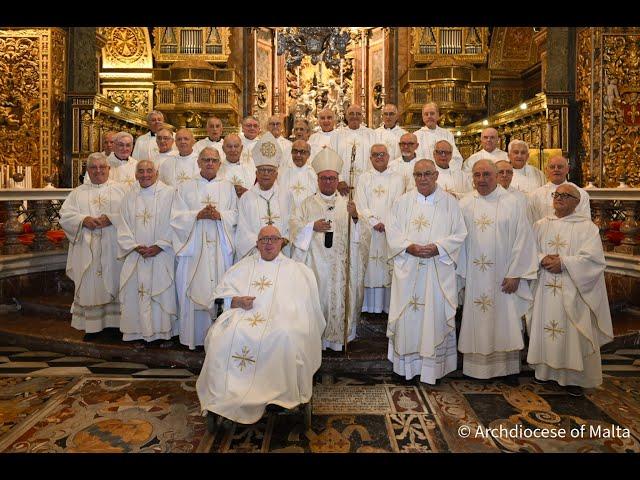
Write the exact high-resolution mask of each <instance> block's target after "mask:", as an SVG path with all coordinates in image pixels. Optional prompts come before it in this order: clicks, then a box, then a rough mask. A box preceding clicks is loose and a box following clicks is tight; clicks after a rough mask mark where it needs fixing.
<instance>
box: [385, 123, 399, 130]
mask: <svg viewBox="0 0 640 480" xmlns="http://www.w3.org/2000/svg"><path fill="white" fill-rule="evenodd" d="M396 125H398V124H397V123H394V124H393V127H387V126H385V125H384V124H383V125H382V126H383V127H384V129H385V130H393V129H394V128H396Z"/></svg>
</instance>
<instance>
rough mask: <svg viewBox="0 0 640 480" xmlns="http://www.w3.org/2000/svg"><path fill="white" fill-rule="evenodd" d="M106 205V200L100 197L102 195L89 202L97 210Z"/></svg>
mask: <svg viewBox="0 0 640 480" xmlns="http://www.w3.org/2000/svg"><path fill="white" fill-rule="evenodd" d="M106 203H107V199H106V198H105V197H103V196H102V194H100V195H98V196H97V197H96V198H94V199H93V200H92V201H91V204H92V205H94V206H95V207H96V208H98V210H101V209H102V207H104V206H105V205H106Z"/></svg>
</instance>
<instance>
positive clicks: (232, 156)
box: [218, 133, 256, 198]
mask: <svg viewBox="0 0 640 480" xmlns="http://www.w3.org/2000/svg"><path fill="white" fill-rule="evenodd" d="M243 148H244V147H243V146H242V141H241V140H240V137H239V136H238V135H236V134H235V133H232V134H230V135H227V136H226V137H224V141H223V142H222V150H224V154H225V157H226V159H225V161H224V162H222V166H221V167H220V170H219V172H218V175H220V176H221V177H222V178H225V179H226V180H229V181H230V182H231V184H232V185H233V186H234V188H235V190H236V195H237V196H238V198H240V197H241V196H242V195H244V193H245V192H246V191H247V190H248V189H250V188H251V187H253V184H254V183H255V182H256V166H255V164H254V163H253V160H252V159H247V158H244V157H243V155H242V151H243Z"/></svg>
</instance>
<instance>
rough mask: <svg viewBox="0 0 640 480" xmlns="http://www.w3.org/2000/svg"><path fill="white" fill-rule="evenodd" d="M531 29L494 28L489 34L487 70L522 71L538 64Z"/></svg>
mask: <svg viewBox="0 0 640 480" xmlns="http://www.w3.org/2000/svg"><path fill="white" fill-rule="evenodd" d="M533 33H534V32H533V28H531V27H496V28H494V29H493V32H492V34H491V48H490V49H489V68H491V69H504V70H524V69H526V68H528V67H530V66H531V65H534V64H535V63H537V62H538V55H537V46H536V44H535V42H534V41H533Z"/></svg>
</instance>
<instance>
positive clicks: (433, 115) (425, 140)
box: [414, 102, 462, 170]
mask: <svg viewBox="0 0 640 480" xmlns="http://www.w3.org/2000/svg"><path fill="white" fill-rule="evenodd" d="M438 120H440V110H439V109H438V105H437V104H436V103H434V102H429V103H425V104H424V106H423V107H422V121H423V122H424V127H422V128H420V129H419V130H416V131H415V132H414V133H415V134H416V137H417V138H418V143H419V144H420V146H419V149H418V152H417V153H418V158H428V159H431V160H433V158H431V155H432V152H433V150H434V148H435V145H436V142H437V141H438V140H446V141H447V142H449V144H451V145H452V146H453V158H452V160H451V168H453V169H454V170H461V169H462V155H461V154H460V152H459V151H458V147H456V142H455V139H454V137H453V133H451V132H450V131H449V130H447V129H445V128H442V127H440V126H438Z"/></svg>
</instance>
